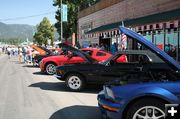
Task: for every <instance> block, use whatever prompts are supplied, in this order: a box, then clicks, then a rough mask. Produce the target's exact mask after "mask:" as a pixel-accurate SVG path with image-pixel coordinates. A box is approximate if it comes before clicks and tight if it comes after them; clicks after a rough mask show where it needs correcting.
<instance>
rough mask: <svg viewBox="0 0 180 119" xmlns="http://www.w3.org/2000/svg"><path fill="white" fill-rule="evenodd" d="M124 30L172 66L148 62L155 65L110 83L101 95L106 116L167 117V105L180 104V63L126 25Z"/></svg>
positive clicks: (117, 118)
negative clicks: (165, 66)
mask: <svg viewBox="0 0 180 119" xmlns="http://www.w3.org/2000/svg"><path fill="white" fill-rule="evenodd" d="M120 31H121V32H122V33H124V34H126V35H127V36H128V37H130V38H131V39H133V40H135V41H137V42H138V43H140V44H142V45H143V46H144V47H146V48H147V49H148V50H150V51H151V52H153V53H155V54H156V55H157V56H158V57H159V58H161V59H162V60H163V61H164V63H165V64H166V65H167V66H168V67H170V68H164V67H163V66H162V65H158V64H144V66H145V65H151V66H152V67H151V68H149V69H147V68H146V70H145V71H143V70H141V71H134V72H132V71H131V73H126V74H124V75H122V78H121V79H118V80H112V81H111V82H108V83H106V84H105V85H104V87H103V90H102V91H101V92H99V94H98V97H97V100H98V105H99V108H100V110H101V113H102V118H104V119H164V118H165V116H166V114H165V112H166V111H165V104H180V72H179V71H180V65H179V64H178V63H177V62H176V61H175V60H174V59H173V58H171V57H170V56H169V55H167V54H166V53H165V52H163V51H162V50H160V49H159V48H157V47H156V46H155V45H154V44H152V43H151V42H150V41H148V40H147V39H145V38H144V37H142V36H141V35H139V34H137V33H135V32H134V31H132V30H129V29H127V28H125V27H120ZM142 68H143V67H142ZM132 80H133V81H132Z"/></svg>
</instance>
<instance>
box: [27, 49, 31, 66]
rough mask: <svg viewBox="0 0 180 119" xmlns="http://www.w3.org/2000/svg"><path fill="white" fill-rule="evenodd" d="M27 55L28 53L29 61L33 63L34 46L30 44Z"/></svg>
mask: <svg viewBox="0 0 180 119" xmlns="http://www.w3.org/2000/svg"><path fill="white" fill-rule="evenodd" d="M27 55H28V63H32V48H31V47H30V46H28V49H27Z"/></svg>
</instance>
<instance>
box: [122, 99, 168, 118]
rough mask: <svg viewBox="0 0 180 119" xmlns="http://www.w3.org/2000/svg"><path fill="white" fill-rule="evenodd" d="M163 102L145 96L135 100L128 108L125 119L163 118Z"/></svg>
mask: <svg viewBox="0 0 180 119" xmlns="http://www.w3.org/2000/svg"><path fill="white" fill-rule="evenodd" d="M164 110H165V102H163V101H161V100H158V99H154V98H151V99H149V98H147V99H143V100H139V101H137V102H135V103H134V104H133V105H131V106H130V108H128V110H127V113H126V115H125V116H126V119H164V118H165V112H164Z"/></svg>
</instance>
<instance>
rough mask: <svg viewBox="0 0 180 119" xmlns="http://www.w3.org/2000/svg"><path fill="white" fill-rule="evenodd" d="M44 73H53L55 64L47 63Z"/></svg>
mask: <svg viewBox="0 0 180 119" xmlns="http://www.w3.org/2000/svg"><path fill="white" fill-rule="evenodd" d="M46 73H47V74H49V75H53V74H55V73H56V65H55V64H53V63H49V64H47V65H46Z"/></svg>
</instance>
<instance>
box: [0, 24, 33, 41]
mask: <svg viewBox="0 0 180 119" xmlns="http://www.w3.org/2000/svg"><path fill="white" fill-rule="evenodd" d="M35 31H36V27H35V26H31V25H26V24H4V23H2V22H0V39H2V38H5V39H6V38H18V39H20V40H21V41H25V40H26V39H27V38H28V39H29V40H31V41H32V39H33V33H34V32H35Z"/></svg>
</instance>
